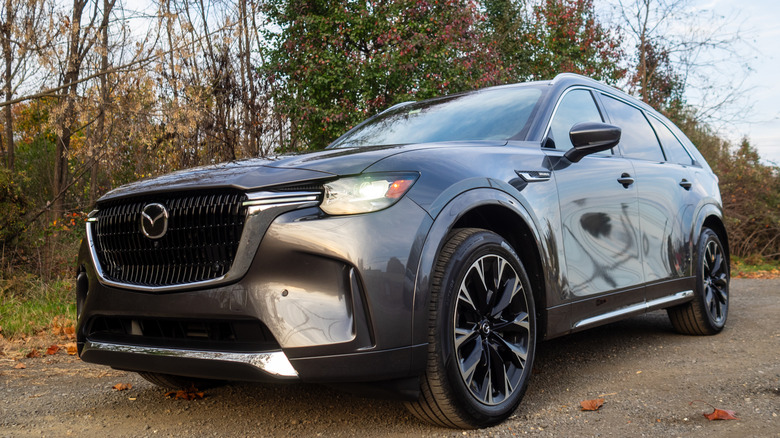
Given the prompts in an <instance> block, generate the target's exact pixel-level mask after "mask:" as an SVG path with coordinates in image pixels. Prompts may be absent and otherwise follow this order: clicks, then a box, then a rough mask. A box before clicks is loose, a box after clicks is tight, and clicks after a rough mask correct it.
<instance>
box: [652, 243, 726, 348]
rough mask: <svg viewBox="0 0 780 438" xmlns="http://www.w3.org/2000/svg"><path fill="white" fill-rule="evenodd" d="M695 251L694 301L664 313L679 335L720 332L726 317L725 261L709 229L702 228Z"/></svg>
mask: <svg viewBox="0 0 780 438" xmlns="http://www.w3.org/2000/svg"><path fill="white" fill-rule="evenodd" d="M698 249H699V250H698V256H697V265H696V290H695V291H694V299H693V301H690V302H688V303H686V304H683V305H681V306H677V307H672V308H670V309H668V310H667V313H668V314H669V319H670V320H671V321H672V326H674V328H675V330H677V331H678V332H680V333H683V334H686V335H714V334H716V333H719V332H720V331H721V330H723V327H724V326H725V325H726V317H727V316H728V311H729V262H728V259H727V258H726V254H725V252H724V250H723V245H722V244H721V242H720V239H719V238H718V235H717V234H715V232H714V231H712V230H711V229H709V228H704V229H702V232H701V238H700V239H699V248H698Z"/></svg>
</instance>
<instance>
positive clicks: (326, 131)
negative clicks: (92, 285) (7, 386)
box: [0, 0, 780, 337]
mask: <svg viewBox="0 0 780 438" xmlns="http://www.w3.org/2000/svg"><path fill="white" fill-rule="evenodd" d="M1 1H2V2H3V3H2V5H0V49H1V51H2V53H1V56H2V64H1V65H2V67H3V68H2V69H0V85H2V90H1V91H0V92H1V93H2V97H1V98H0V99H2V100H3V102H2V103H0V126H1V127H2V128H1V129H0V145H2V147H1V148H0V163H1V164H2V165H1V166H0V299H1V300H2V301H0V315H2V318H1V319H0V337H2V336H6V337H13V336H19V335H24V334H29V333H32V332H35V331H36V330H39V329H40V327H42V326H45V325H46V324H50V323H51V320H52V318H53V317H62V318H65V319H68V318H72V317H73V316H74V305H73V297H72V290H73V283H74V279H73V276H74V272H75V258H76V254H77V252H78V245H79V242H80V240H81V238H82V237H83V235H84V220H85V217H86V214H87V212H89V211H90V209H91V207H92V205H93V204H94V202H95V200H96V199H97V198H98V197H99V196H100V195H102V194H103V193H105V192H107V191H108V190H110V189H111V188H114V187H117V186H119V185H121V184H123V183H127V182H130V181H135V180H137V179H140V178H146V177H151V176H155V175H159V174H161V173H167V172H170V171H174V170H178V169H184V168H189V167H193V166H198V165H205V164H212V163H218V162H223V161H227V160H236V159H242V158H249V157H258V156H270V155H274V154H279V153H288V152H300V151H305V150H313V149H320V148H323V147H325V146H326V145H327V144H328V143H329V142H330V141H332V140H333V139H335V138H336V137H337V136H339V135H340V134H341V133H343V132H345V131H346V130H347V129H349V128H350V127H352V126H354V125H355V124H357V123H358V122H360V121H361V120H363V119H365V118H366V117H368V116H370V115H373V114H375V113H377V112H379V111H381V110H383V109H385V108H387V107H389V106H391V105H393V104H395V103H399V102H403V101H408V100H419V99H424V98H429V97H434V96H439V95H443V94H449V93H454V92H459V91H464V90H469V89H474V88H480V87H486V86H491V85H498V84H503V83H512V82H520V81H527V80H537V79H551V78H553V77H554V76H555V75H556V74H557V73H560V72H574V73H580V74H584V75H587V76H591V77H593V78H595V79H597V80H600V81H603V82H606V83H608V84H611V85H614V86H616V87H618V88H621V89H623V90H624V91H626V92H628V93H630V94H632V95H634V96H636V97H638V98H640V99H642V100H644V101H645V102H647V103H649V104H650V105H652V106H653V107H655V108H656V109H658V110H659V111H661V112H662V113H664V114H665V115H666V116H668V117H669V118H670V119H671V120H672V121H674V122H675V123H676V124H677V125H678V126H680V127H681V128H682V129H683V131H685V133H686V134H687V135H688V136H689V137H690V138H691V140H692V141H693V142H694V144H696V145H697V146H698V148H699V150H700V151H701V152H702V154H703V155H704V156H705V158H706V159H707V161H708V162H709V163H710V165H711V166H712V167H713V169H714V170H715V172H716V174H717V175H718V176H719V178H720V186H721V192H722V194H723V202H724V208H725V215H726V220H727V227H728V231H729V236H730V241H731V251H732V254H733V255H734V256H736V257H737V260H738V262H740V263H743V264H752V265H759V266H765V267H766V266H768V268H769V269H771V268H772V267H777V265H778V262H779V261H780V172H779V171H778V168H777V167H776V166H773V165H771V164H767V163H765V162H763V161H762V160H761V157H759V155H758V153H757V151H756V150H755V148H754V147H752V146H751V144H750V140H749V139H748V138H744V139H742V140H741V141H739V142H737V143H733V142H731V141H729V139H727V138H725V137H724V136H722V135H720V134H719V132H720V131H719V129H718V127H722V126H724V125H726V126H727V125H728V123H729V121H731V120H734V119H735V118H739V117H742V116H743V113H742V111H740V110H739V109H737V110H733V108H739V106H738V105H734V103H735V102H739V101H740V99H741V98H742V97H743V95H742V92H743V91H744V90H742V89H741V88H740V86H739V78H740V77H741V76H742V75H743V74H746V73H747V72H749V70H750V65H749V61H744V54H742V53H739V50H738V49H737V47H738V44H739V43H740V41H741V38H742V37H741V35H740V34H739V33H738V32H737V33H734V32H724V31H723V29H724V26H723V23H725V21H726V20H728V18H725V17H720V16H717V15H715V14H713V13H711V12H710V11H706V10H697V9H696V8H695V7H693V3H692V1H689V0H612V1H611V2H610V1H604V2H600V3H598V4H597V5H594V3H593V1H592V0H375V1H359V0H329V1H328V0H238V1H236V0H213V1H206V0H149V1H147V2H145V6H144V7H143V8H139V9H137V10H136V9H133V7H132V6H131V5H129V4H124V3H122V2H121V0H73V1H72V2H71V1H70V0H67V1H65V0H61V1H56V0H1ZM596 6H598V9H597V8H596ZM703 23H706V26H703V25H702V24H703ZM727 64H728V65H729V68H724V66H725V65H727ZM691 91H695V93H693V94H695V95H697V96H698V98H697V101H696V102H692V101H690V102H689V101H687V100H686V96H687V95H690V94H691V93H690V92H691ZM729 108H731V109H732V110H729Z"/></svg>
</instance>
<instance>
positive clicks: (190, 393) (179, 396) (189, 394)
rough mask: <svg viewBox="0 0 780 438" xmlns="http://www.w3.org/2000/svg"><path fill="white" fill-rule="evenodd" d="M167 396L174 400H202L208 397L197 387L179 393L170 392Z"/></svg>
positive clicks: (181, 390)
mask: <svg viewBox="0 0 780 438" xmlns="http://www.w3.org/2000/svg"><path fill="white" fill-rule="evenodd" d="M165 396H166V397H168V398H172V399H174V400H200V399H202V398H205V397H206V394H205V393H204V392H203V391H198V388H196V387H194V386H193V387H190V389H180V390H178V391H168V392H166V393H165Z"/></svg>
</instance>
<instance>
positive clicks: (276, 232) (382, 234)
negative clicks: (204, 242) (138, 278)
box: [77, 199, 431, 382]
mask: <svg viewBox="0 0 780 438" xmlns="http://www.w3.org/2000/svg"><path fill="white" fill-rule="evenodd" d="M430 225H431V219H430V217H429V216H428V215H427V214H426V213H425V212H424V211H423V210H422V209H421V208H420V207H419V206H417V205H416V204H415V203H414V202H412V201H410V200H408V199H402V200H401V201H399V203H398V204H396V205H395V206H393V207H391V208H389V209H387V210H383V211H380V212H375V213H371V214H364V215H354V216H341V217H327V216H324V215H322V213H321V211H320V210H319V209H318V208H316V207H308V208H303V209H299V210H293V211H289V212H286V213H283V214H281V215H279V216H278V217H276V218H275V219H274V220H273V221H272V223H271V224H270V226H268V229H267V231H265V233H264V235H263V236H260V239H257V236H250V237H252V238H253V239H256V240H259V241H260V244H259V246H258V249H257V251H256V253H255V254H254V258H253V260H252V261H251V265H250V267H249V269H248V270H247V272H246V274H245V275H244V276H243V277H242V278H240V279H238V280H237V281H235V282H234V283H231V284H220V285H217V286H213V287H209V288H200V289H196V290H160V291H157V290H133V289H131V288H123V287H118V286H117V285H111V284H105V283H104V282H101V281H99V279H98V276H97V271H96V269H95V263H94V261H93V258H92V256H91V253H90V250H89V248H87V247H85V246H84V245H83V246H82V251H81V254H80V262H79V263H80V270H81V272H82V274H80V275H81V277H82V278H85V279H86V280H79V281H78V285H79V292H78V295H79V299H78V302H79V305H78V307H79V313H80V315H79V321H78V325H77V337H78V344H79V350H80V355H81V357H82V359H83V360H85V361H87V362H94V363H100V364H104V365H109V366H112V367H114V368H120V369H127V370H133V371H147V372H160V373H166V374H174V375H183V376H191V377H200V378H215V379H228V380H252V381H262V380H269V379H272V380H274V379H276V380H279V379H281V380H290V379H296V378H297V379H301V380H307V381H355V382H360V381H372V380H388V379H396V378H404V377H407V376H415V375H418V374H419V373H420V372H421V371H422V370H423V367H424V363H425V351H426V348H427V347H426V346H425V345H412V330H413V327H412V311H413V307H414V278H415V277H416V275H417V272H416V270H417V264H418V262H419V253H420V249H421V248H422V244H423V242H424V238H425V236H426V234H427V230H428V229H429V228H430ZM244 238H247V236H244ZM418 305H419V303H418ZM98 320H117V321H119V320H121V321H130V323H126V324H124V325H125V326H126V327H128V328H127V329H126V332H125V333H123V334H118V333H117V332H116V330H114V331H111V330H106V329H105V327H103V328H99V327H98V328H96V325H95V323H94V322H95V321H98ZM152 320H159V321H162V322H170V321H189V322H192V321H196V322H197V321H206V322H209V324H211V326H214V325H219V324H226V323H233V322H237V321H238V322H246V321H254V322H259V323H260V324H262V325H263V326H264V327H265V330H267V332H268V333H270V336H269V337H272V341H273V345H270V344H269V343H268V342H263V343H262V345H261V346H259V347H258V348H257V349H254V348H253V347H252V343H251V342H238V341H240V340H238V339H237V337H236V338H235V339H234V338H232V337H230V336H223V339H227V340H229V342H228V341H225V342H222V341H220V340H215V339H212V338H211V336H210V335H209V336H208V337H204V338H197V339H196V338H192V339H190V338H187V337H185V338H182V339H176V340H175V342H169V341H170V340H169V339H168V338H166V337H165V336H158V337H156V338H154V339H151V338H148V337H146V336H144V332H145V330H143V326H144V323H145V322H148V321H152ZM119 325H121V324H119ZM119 325H118V326H119ZM168 325H170V324H168ZM131 326H132V327H131ZM161 326H165V327H167V325H166V324H162V325H161ZM185 331H186V330H185ZM212 331H213V330H212ZM158 332H160V333H163V332H165V330H158ZM201 335H203V334H201ZM203 336H205V335H203Z"/></svg>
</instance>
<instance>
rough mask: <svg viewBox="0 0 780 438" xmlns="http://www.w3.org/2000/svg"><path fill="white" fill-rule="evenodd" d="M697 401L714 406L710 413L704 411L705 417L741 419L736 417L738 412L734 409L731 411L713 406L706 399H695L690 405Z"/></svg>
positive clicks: (711, 418) (710, 418)
mask: <svg viewBox="0 0 780 438" xmlns="http://www.w3.org/2000/svg"><path fill="white" fill-rule="evenodd" d="M695 402H699V403H704V404H705V405H707V406H709V407H711V408H712V412H710V413H709V414H707V413H704V414H702V415H704V418H706V419H708V420H710V421H714V420H739V418H737V417H736V413H735V412H734V411H730V410H728V409H718V408H716V407H715V406H712V405H711V404H709V403H707V402H706V401H704V400H694V401H692V402H690V403H688V404H689V405H692V404H694V403H695Z"/></svg>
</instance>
